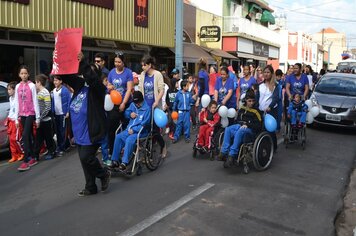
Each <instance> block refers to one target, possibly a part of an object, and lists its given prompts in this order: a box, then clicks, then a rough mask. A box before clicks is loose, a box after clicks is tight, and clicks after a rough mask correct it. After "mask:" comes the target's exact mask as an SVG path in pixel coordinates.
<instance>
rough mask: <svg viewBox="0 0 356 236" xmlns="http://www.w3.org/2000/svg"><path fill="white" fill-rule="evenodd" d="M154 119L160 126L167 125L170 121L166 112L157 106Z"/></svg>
mask: <svg viewBox="0 0 356 236" xmlns="http://www.w3.org/2000/svg"><path fill="white" fill-rule="evenodd" d="M153 120H154V121H155V123H156V125H157V126H158V127H160V128H164V127H166V125H167V123H168V118H167V115H166V113H164V111H162V110H161V109H158V108H155V110H154V111H153Z"/></svg>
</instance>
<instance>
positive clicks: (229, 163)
mask: <svg viewBox="0 0 356 236" xmlns="http://www.w3.org/2000/svg"><path fill="white" fill-rule="evenodd" d="M233 164H234V158H233V157H232V156H228V158H227V160H226V161H225V162H224V168H229V167H231V166H232V165H233Z"/></svg>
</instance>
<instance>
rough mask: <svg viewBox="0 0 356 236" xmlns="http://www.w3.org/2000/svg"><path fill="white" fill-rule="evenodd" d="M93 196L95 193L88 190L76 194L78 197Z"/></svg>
mask: <svg viewBox="0 0 356 236" xmlns="http://www.w3.org/2000/svg"><path fill="white" fill-rule="evenodd" d="M93 194H97V193H96V192H95V193H94V192H90V191H89V190H88V189H83V190H82V191H80V192H79V193H78V196H79V197H85V196H89V195H93Z"/></svg>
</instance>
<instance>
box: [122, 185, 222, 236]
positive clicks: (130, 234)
mask: <svg viewBox="0 0 356 236" xmlns="http://www.w3.org/2000/svg"><path fill="white" fill-rule="evenodd" d="M214 185H215V184H212V183H206V184H204V185H202V186H200V187H199V188H197V189H196V190H194V191H192V192H190V193H188V194H187V195H185V196H184V197H182V198H181V199H179V200H177V201H175V202H173V203H172V204H170V205H168V206H166V207H165V208H163V209H162V210H160V211H158V212H157V213H155V214H154V215H152V216H150V217H148V218H146V219H145V220H143V221H141V222H140V223H138V224H136V225H135V226H133V227H131V228H129V229H127V230H126V231H125V232H123V233H117V235H118V236H134V235H136V234H138V233H140V232H142V231H143V230H145V229H147V228H148V227H150V226H151V225H153V224H154V223H156V222H158V221H159V220H161V219H163V218H164V217H166V216H167V215H169V214H171V213H172V212H174V211H175V210H177V209H178V208H180V207H181V206H183V205H184V204H186V203H187V202H189V201H191V200H193V199H194V198H196V197H197V196H199V195H200V194H202V193H203V192H205V191H206V190H208V189H210V188H211V187H213V186H214Z"/></svg>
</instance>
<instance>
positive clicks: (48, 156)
mask: <svg viewBox="0 0 356 236" xmlns="http://www.w3.org/2000/svg"><path fill="white" fill-rule="evenodd" d="M43 158H44V159H45V160H46V161H48V160H52V159H53V158H54V155H53V154H47V155H45V156H44V157H43Z"/></svg>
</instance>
